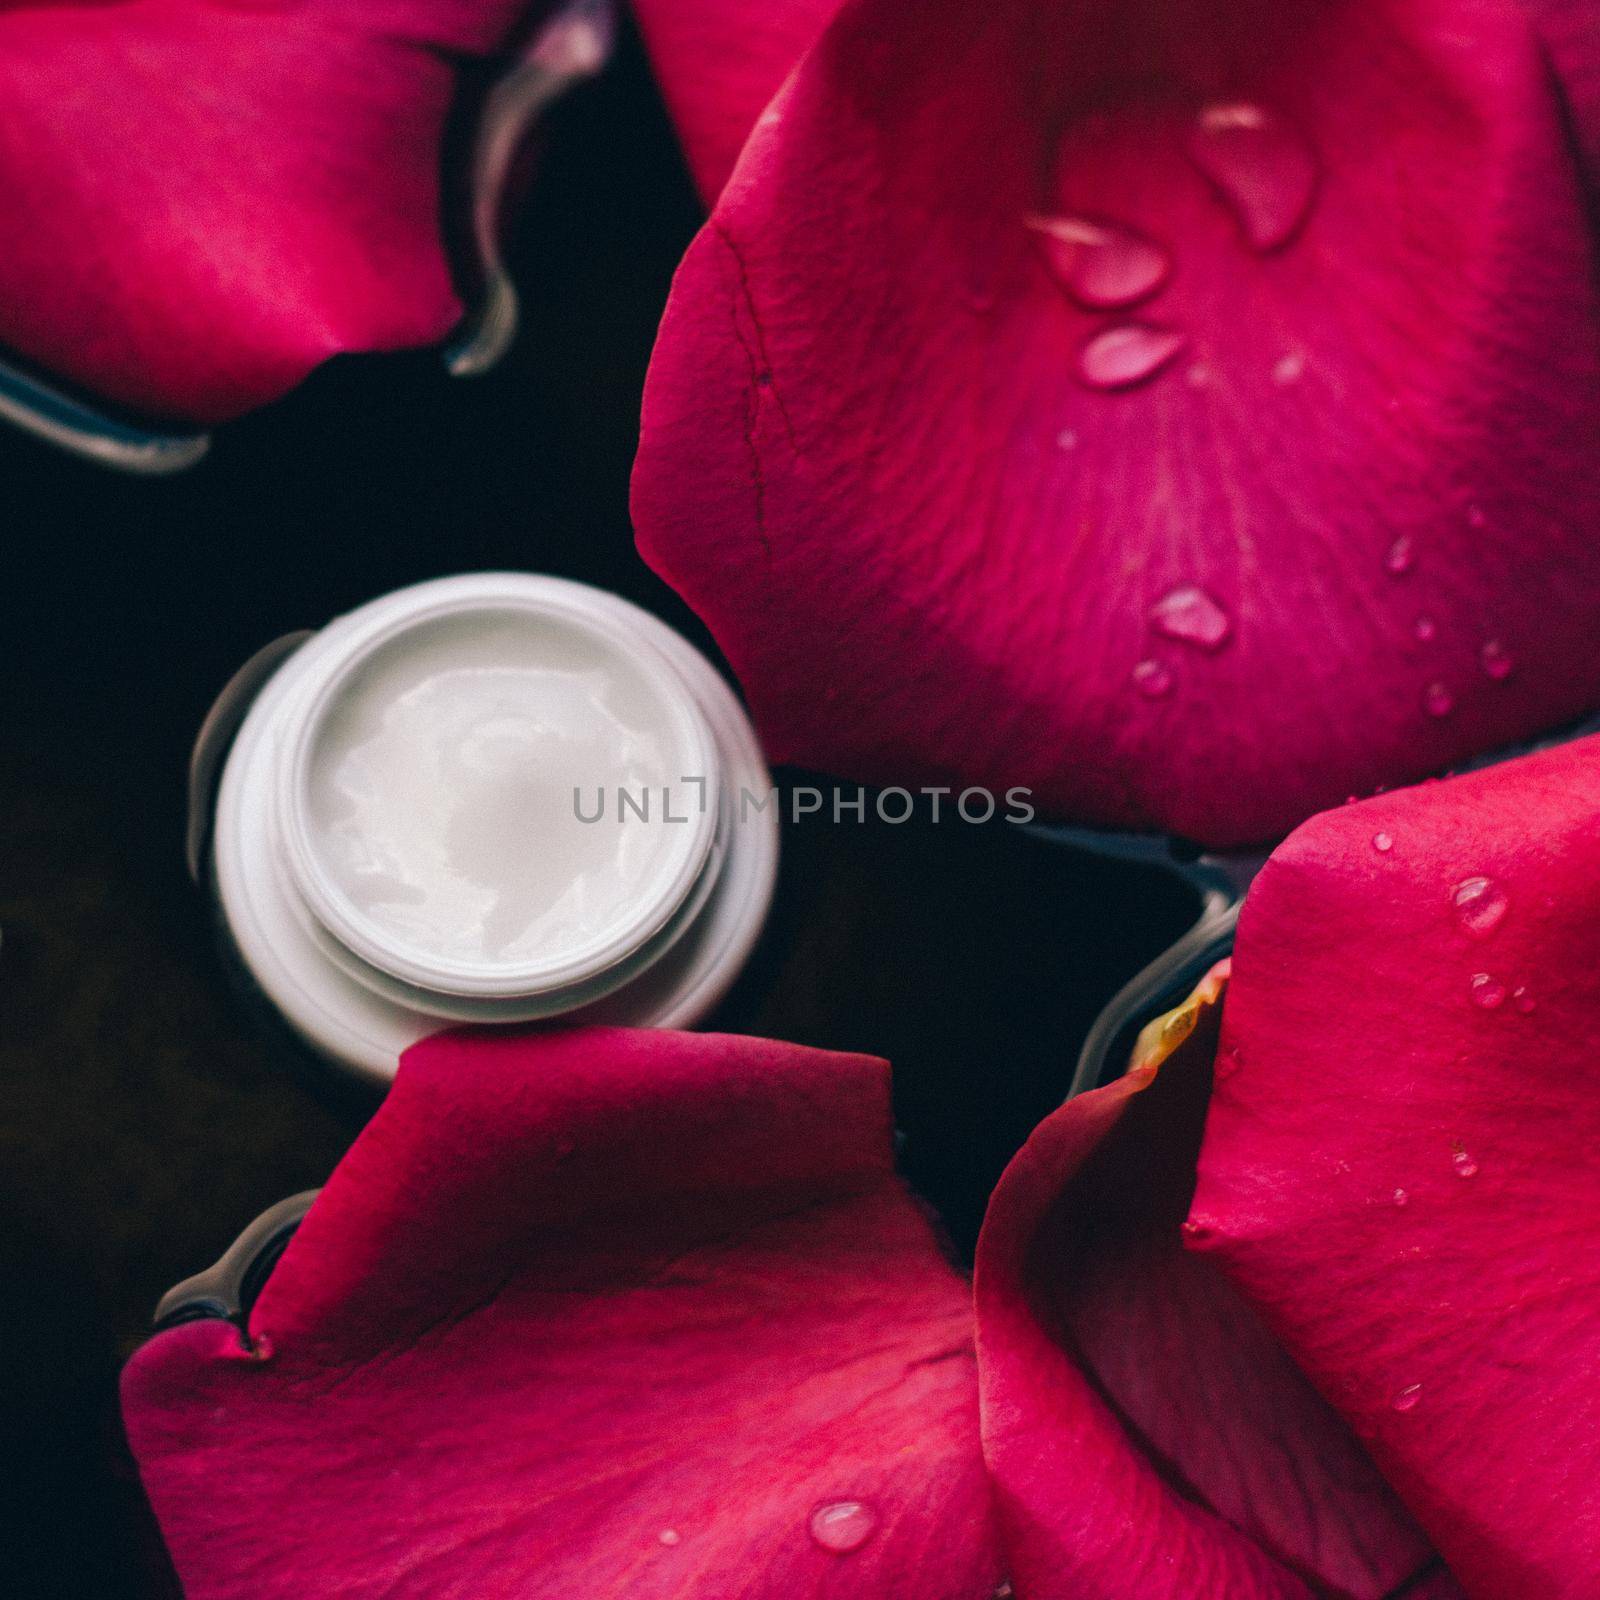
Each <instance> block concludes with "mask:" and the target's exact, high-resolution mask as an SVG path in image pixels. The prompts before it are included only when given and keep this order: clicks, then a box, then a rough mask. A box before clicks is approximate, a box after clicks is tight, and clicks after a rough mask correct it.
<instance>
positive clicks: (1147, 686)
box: [1133, 661, 1172, 700]
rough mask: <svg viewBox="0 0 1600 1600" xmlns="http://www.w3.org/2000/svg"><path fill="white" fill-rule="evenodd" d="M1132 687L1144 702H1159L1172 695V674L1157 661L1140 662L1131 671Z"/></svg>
mask: <svg viewBox="0 0 1600 1600" xmlns="http://www.w3.org/2000/svg"><path fill="white" fill-rule="evenodd" d="M1133 686H1134V688H1136V689H1137V690H1138V691H1139V693H1140V694H1142V695H1143V696H1144V697H1145V699H1146V700H1160V699H1163V698H1165V697H1166V696H1167V695H1169V694H1171V693H1172V673H1171V672H1170V671H1169V670H1168V669H1167V668H1166V667H1164V666H1163V665H1162V664H1161V663H1160V662H1159V661H1141V662H1140V663H1139V664H1138V666H1136V667H1135V668H1134V669H1133Z"/></svg>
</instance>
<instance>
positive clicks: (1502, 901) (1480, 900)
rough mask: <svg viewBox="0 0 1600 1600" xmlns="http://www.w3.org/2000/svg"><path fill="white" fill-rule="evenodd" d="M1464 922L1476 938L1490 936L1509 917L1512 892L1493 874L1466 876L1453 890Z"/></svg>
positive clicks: (1467, 929) (1460, 916)
mask: <svg viewBox="0 0 1600 1600" xmlns="http://www.w3.org/2000/svg"><path fill="white" fill-rule="evenodd" d="M1450 903H1451V904H1452V905H1453V906H1454V907H1455V908H1456V916H1457V917H1458V918H1459V919H1460V922H1461V926H1462V927H1463V928H1465V929H1466V931H1467V932H1468V933H1470V934H1471V935H1472V936H1473V938H1475V939H1487V938H1488V937H1489V935H1490V934H1491V933H1493V932H1494V930H1495V929H1496V928H1498V927H1499V926H1500V924H1501V923H1502V922H1503V921H1504V920H1505V915H1506V912H1507V911H1509V910H1510V909H1511V896H1510V895H1508V894H1507V893H1506V891H1505V890H1504V889H1503V888H1502V887H1501V886H1500V885H1499V884H1498V883H1496V882H1495V880H1494V879H1493V878H1485V877H1481V876H1480V877H1472V878H1463V879H1462V880H1461V882H1460V883H1458V884H1457V885H1456V886H1455V888H1454V889H1452V890H1451V891H1450Z"/></svg>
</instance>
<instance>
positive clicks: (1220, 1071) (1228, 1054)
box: [1211, 1045, 1244, 1083]
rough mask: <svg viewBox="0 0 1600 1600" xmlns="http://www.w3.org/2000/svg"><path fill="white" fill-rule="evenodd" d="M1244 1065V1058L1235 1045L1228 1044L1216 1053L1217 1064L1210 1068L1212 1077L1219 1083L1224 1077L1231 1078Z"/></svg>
mask: <svg viewBox="0 0 1600 1600" xmlns="http://www.w3.org/2000/svg"><path fill="white" fill-rule="evenodd" d="M1243 1065H1244V1058H1243V1057H1242V1056H1241V1055H1240V1054H1239V1048H1238V1046H1237V1045H1230V1046H1229V1047H1228V1048H1227V1049H1226V1050H1223V1051H1220V1052H1219V1053H1218V1055H1217V1064H1216V1066H1215V1067H1213V1068H1212V1072H1211V1075H1212V1078H1213V1079H1214V1080H1215V1081H1216V1082H1217V1083H1221V1082H1223V1080H1224V1079H1227V1078H1231V1077H1233V1076H1234V1074H1235V1073H1236V1072H1238V1070H1239V1069H1240V1068H1241V1067H1242V1066H1243Z"/></svg>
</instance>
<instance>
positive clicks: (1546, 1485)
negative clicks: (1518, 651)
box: [1190, 739, 1600, 1600]
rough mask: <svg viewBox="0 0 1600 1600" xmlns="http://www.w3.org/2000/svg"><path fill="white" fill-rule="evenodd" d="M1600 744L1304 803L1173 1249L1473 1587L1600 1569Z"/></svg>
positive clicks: (1261, 895) (1484, 1599)
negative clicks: (1227, 1303)
mask: <svg viewBox="0 0 1600 1600" xmlns="http://www.w3.org/2000/svg"><path fill="white" fill-rule="evenodd" d="M1597 949H1600V743H1597V742H1596V741H1595V740H1592V739H1591V740H1585V741H1583V742H1582V743H1579V744H1574V745H1570V746H1567V747H1566V748H1563V749H1558V750H1555V751H1552V752H1550V753H1548V754H1542V755H1539V756H1535V757H1529V758H1526V759H1524V760H1521V761H1517V762H1514V763H1508V764H1506V765H1504V766H1500V767H1496V768H1492V769H1489V770H1486V771H1483V772H1480V773H1477V774H1474V775H1471V776H1467V777H1461V778H1453V779H1450V780H1448V781H1445V782H1442V783H1438V784H1431V785H1427V786H1424V787H1422V788H1420V789H1413V790H1409V791H1406V792H1403V793H1399V794H1393V795H1388V796H1384V797H1382V798H1380V799H1378V800H1374V801H1371V802H1368V803H1364V804H1362V805H1358V806H1350V807H1346V808H1343V809H1341V810H1339V811H1335V812H1331V813H1329V814H1327V815H1325V816H1321V817H1318V818H1316V819H1315V820H1314V821H1312V822H1310V823H1308V824H1306V826H1305V827H1304V828H1302V829H1301V830H1300V831H1299V832H1298V833H1296V834H1295V835H1294V836H1293V837H1291V838H1290V839H1289V840H1288V841H1287V842H1286V843H1285V844H1284V845H1283V846H1282V847H1280V849H1279V850H1278V852H1277V853H1276V854H1275V855H1274V857H1273V858H1272V860H1271V861H1270V862H1269V863H1268V865H1267V866H1266V868H1265V869H1264V870H1263V872H1262V874H1261V876H1260V877H1259V878H1258V879H1257V881H1256V883H1255V886H1254V887H1253V888H1252V890H1251V892H1250V896H1249V899H1248V900H1247V902H1246V905H1245V909H1244V915H1243V918H1242V920H1241V923H1240V928H1239V938H1238V945H1237V950H1236V954H1235V958H1234V973H1235V976H1234V983H1233V987H1232V989H1231V990H1230V992H1229V995H1228V1002H1227V1014H1226V1019H1225V1022H1224V1027H1223V1043H1222V1054H1221V1057H1220V1058H1219V1059H1220V1061H1221V1062H1222V1063H1223V1066H1224V1068H1225V1071H1224V1072H1223V1073H1222V1074H1220V1075H1219V1081H1218V1083H1217V1087H1216V1092H1215V1095H1214V1098H1213V1103H1212V1108H1211V1113H1210V1119H1209V1121H1208V1124H1207V1129H1206V1137H1205V1146H1204V1151H1203V1154H1202V1157H1201V1162H1200V1182H1199V1187H1198V1190H1197V1192H1196V1195H1195V1200H1194V1211H1193V1226H1192V1228H1191V1230H1190V1238H1191V1242H1192V1243H1193V1244H1195V1245H1196V1246H1197V1247H1201V1248H1202V1249H1203V1252H1204V1253H1203V1255H1202V1257H1201V1259H1203V1260H1205V1261H1206V1262H1208V1263H1210V1264H1214V1265H1218V1266H1220V1267H1221V1268H1222V1269H1223V1270H1225V1271H1226V1273H1227V1274H1228V1276H1229V1278H1230V1279H1231V1280H1232V1281H1233V1282H1234V1283H1235V1284H1236V1285H1237V1286H1238V1287H1239V1288H1240V1289H1241V1291H1242V1292H1243V1293H1244V1294H1245V1295H1246V1296H1247V1297H1248V1298H1249V1299H1250V1301H1251V1302H1252V1303H1253V1304H1254V1305H1255V1306H1256V1307H1257V1308H1258V1309H1259V1310H1260V1311H1261V1312H1262V1314H1263V1316H1264V1318H1265V1320H1266V1321H1267V1323H1268V1324H1269V1325H1270V1326H1271V1328H1272V1329H1273V1331H1274V1332H1275V1333H1276V1334H1277V1335H1278V1336H1279V1338H1280V1339H1281V1340H1282V1342H1283V1343H1284V1345H1285V1346H1286V1347H1287V1348H1288V1349H1289V1350H1290V1351H1291V1352H1292V1353H1293V1354H1294V1356H1295V1358H1296V1360H1297V1361H1298V1362H1299V1364H1300V1365H1301V1366H1302V1367H1303V1368H1304V1370H1305V1371H1306V1372H1307V1373H1308V1374H1309V1375H1310V1377H1311V1378H1312V1379H1313V1381H1314V1382H1315V1383H1316V1385H1317V1387H1318V1388H1319V1389H1320V1391H1321V1392H1322V1393H1323V1394H1324V1395H1325V1396H1326V1397H1327V1398H1328V1400H1329V1401H1331V1402H1332V1404H1333V1405H1334V1406H1336V1407H1337V1408H1338V1409H1339V1411H1340V1412H1341V1413H1343V1414H1344V1415H1345V1416H1347V1417H1348V1418H1349V1419H1350V1420H1351V1422H1352V1424H1353V1426H1354V1427H1355V1429H1356V1431H1357V1432H1358V1433H1359V1434H1360V1435H1361V1437H1362V1438H1363V1439H1364V1440H1365V1441H1366V1442H1367V1444H1368V1447H1369V1449H1370V1450H1371V1452H1372V1455H1373V1457H1374V1458H1375V1460H1376V1461H1377V1462H1378V1464H1379V1465H1380V1467H1382V1469H1383V1470H1384V1473H1385V1475H1386V1476H1387V1477H1388V1479H1389V1481H1390V1482H1391V1483H1392V1484H1393V1485H1394V1486H1395V1488H1396V1489H1397V1490H1398V1492H1399V1493H1400V1494H1401V1495H1402V1497H1403V1498H1404V1499H1405V1501H1406V1502H1407V1504H1408V1505H1409V1506H1410V1508H1411V1510H1412V1511H1413V1513H1414V1514H1415V1515H1416V1517H1417V1519H1418V1520H1419V1522H1420V1523H1421V1524H1422V1525H1423V1527H1424V1528H1426V1529H1427V1531H1428V1533H1429V1534H1430V1536H1431V1537H1432V1539H1433V1541H1434V1542H1435V1544H1436V1545H1437V1547H1438V1548H1439V1550H1440V1551H1441V1552H1442V1553H1443V1555H1444V1556H1445V1557H1446V1559H1447V1560H1448V1561H1449V1563H1450V1565H1451V1567H1452V1569H1453V1570H1455V1571H1456V1572H1457V1573H1458V1574H1459V1575H1460V1578H1461V1582H1462V1586H1463V1588H1465V1589H1466V1590H1467V1592H1468V1593H1469V1594H1470V1595H1472V1596H1473V1600H1533V1597H1535V1596H1537V1597H1538V1600H1579V1597H1580V1596H1588V1595H1591V1594H1592V1593H1593V1592H1594V1587H1595V1574H1596V1573H1597V1572H1600V1510H1597V1509H1596V1501H1595V1496H1594V1492H1593V1486H1594V1483H1595V1481H1596V1478H1597V1476H1600V1389H1597V1387H1596V1383H1595V1373H1596V1371H1597V1370H1600V1255H1597V1252H1596V1250H1595V1248H1594V1240H1595V1226H1596V1219H1597V1218H1600V1160H1597V1155H1596V1153H1597V1152H1600V1092H1597V1077H1600V1074H1597V1068H1596V1064H1595V1050H1594V1038H1595V1027H1596V1018H1597V1017H1600V965H1597V963H1596V960H1595V951H1596V950H1597Z"/></svg>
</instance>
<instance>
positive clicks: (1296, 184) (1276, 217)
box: [1189, 101, 1317, 251]
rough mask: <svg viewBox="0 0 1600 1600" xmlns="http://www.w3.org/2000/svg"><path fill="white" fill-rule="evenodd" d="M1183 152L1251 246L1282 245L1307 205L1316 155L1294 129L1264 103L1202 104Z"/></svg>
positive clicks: (1314, 179) (1313, 185)
mask: <svg viewBox="0 0 1600 1600" xmlns="http://www.w3.org/2000/svg"><path fill="white" fill-rule="evenodd" d="M1189 154H1190V157H1191V159H1192V160H1193V161H1194V164H1195V165H1196V166H1197V167H1199V169H1200V170H1201V171H1202V172H1203V173H1204V174H1205V175H1206V177H1207V178H1209V179H1210V180H1211V182H1212V184H1213V185H1214V186H1215V187H1216V189H1217V192H1218V193H1219V194H1220V195H1221V196H1222V198H1223V199H1224V200H1225V201H1226V202H1227V204H1228V205H1229V207H1230V208H1231V209H1232V210H1233V212H1234V215H1235V216H1237V217H1238V219H1239V224H1240V226H1241V227H1242V228H1243V229H1244V234H1245V237H1246V238H1247V239H1248V240H1249V241H1250V243H1251V245H1252V246H1254V248H1255V249H1257V250H1263V251H1265V250H1276V249H1278V248H1279V246H1281V245H1284V244H1287V243H1288V242H1289V240H1290V239H1291V238H1292V237H1293V235H1294V233H1295V230H1296V229H1297V228H1299V226H1300V224H1301V222H1302V221H1303V220H1304V219H1305V216H1306V214H1307V212H1309V211H1310V209H1311V199H1312V195H1313V194H1314V193H1315V191H1316V187H1317V159H1316V156H1315V155H1314V154H1313V153H1312V150H1311V146H1310V145H1309V144H1308V143H1307V142H1306V140H1305V137H1304V136H1303V135H1302V134H1301V133H1300V131H1299V130H1298V129H1297V128H1295V127H1294V126H1293V125H1292V124H1291V123H1289V122H1288V121H1287V120H1286V119H1285V118H1283V117H1280V116H1278V115H1277V113H1276V112H1273V111H1269V110H1267V108H1266V107H1265V106H1259V105H1254V104H1250V103H1247V102H1242V101H1234V102H1219V103H1217V104H1214V105H1209V106H1207V107H1206V108H1205V109H1204V110H1203V111H1202V112H1201V113H1200V116H1199V118H1198V119H1197V121H1196V122H1195V126H1194V131H1193V133H1192V135H1191V136H1190V140H1189Z"/></svg>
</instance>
